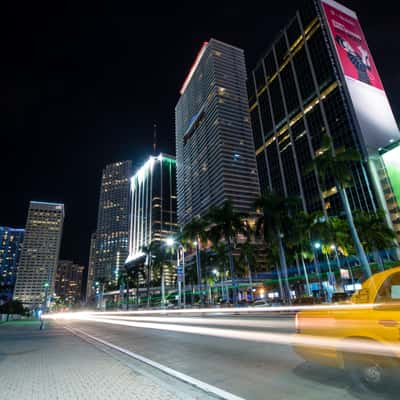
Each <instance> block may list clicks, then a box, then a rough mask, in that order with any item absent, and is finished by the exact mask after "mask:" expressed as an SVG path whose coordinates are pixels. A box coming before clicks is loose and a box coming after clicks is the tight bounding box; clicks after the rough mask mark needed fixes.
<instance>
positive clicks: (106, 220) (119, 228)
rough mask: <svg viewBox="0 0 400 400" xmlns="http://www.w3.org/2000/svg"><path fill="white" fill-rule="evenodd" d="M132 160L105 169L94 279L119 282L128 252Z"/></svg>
mask: <svg viewBox="0 0 400 400" xmlns="http://www.w3.org/2000/svg"><path fill="white" fill-rule="evenodd" d="M131 169H132V162H131V161H120V162H116V163H113V164H109V165H107V166H106V167H105V168H104V169H103V175H102V178H101V188H100V200H99V211H98V217H97V230H96V257H95V263H94V279H95V280H99V279H104V280H106V281H113V282H116V281H117V279H118V274H119V270H120V268H122V267H123V265H124V261H125V259H126V257H127V256H128V214H129V178H130V176H131Z"/></svg>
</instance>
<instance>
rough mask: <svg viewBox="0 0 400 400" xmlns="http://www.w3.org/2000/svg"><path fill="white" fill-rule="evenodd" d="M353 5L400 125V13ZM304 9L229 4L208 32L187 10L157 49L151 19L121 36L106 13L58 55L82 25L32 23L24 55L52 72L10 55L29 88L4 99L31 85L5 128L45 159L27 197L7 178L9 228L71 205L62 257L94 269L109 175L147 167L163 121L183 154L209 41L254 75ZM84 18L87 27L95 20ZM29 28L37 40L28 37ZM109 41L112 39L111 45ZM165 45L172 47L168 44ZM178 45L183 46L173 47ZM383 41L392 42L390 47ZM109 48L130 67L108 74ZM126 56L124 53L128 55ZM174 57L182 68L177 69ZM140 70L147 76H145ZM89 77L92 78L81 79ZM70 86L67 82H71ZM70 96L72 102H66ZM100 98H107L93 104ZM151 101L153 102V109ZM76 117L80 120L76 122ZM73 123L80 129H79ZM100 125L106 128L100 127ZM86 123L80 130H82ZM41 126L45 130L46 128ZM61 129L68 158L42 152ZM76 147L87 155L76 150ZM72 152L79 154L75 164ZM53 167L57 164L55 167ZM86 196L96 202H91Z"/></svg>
mask: <svg viewBox="0 0 400 400" xmlns="http://www.w3.org/2000/svg"><path fill="white" fill-rule="evenodd" d="M343 3H344V4H345V5H347V6H348V7H349V8H351V9H355V10H357V13H358V15H359V18H360V22H361V24H362V26H363V29H364V31H365V35H366V37H367V41H368V44H369V46H370V48H371V51H372V54H373V55H374V59H375V61H376V64H377V66H378V69H379V71H380V74H381V78H382V81H383V83H384V86H385V88H386V91H387V93H388V96H389V99H390V102H391V104H392V107H393V110H394V112H395V115H396V119H397V120H399V118H400V100H399V99H400V95H399V94H398V89H397V88H398V87H399V85H398V77H397V65H396V63H395V62H393V57H394V55H396V54H399V53H400V49H399V46H400V43H399V42H398V41H396V40H392V38H393V37H395V36H394V35H395V32H396V29H397V21H395V20H396V18H395V16H394V15H393V14H392V13H390V12H389V10H390V9H391V6H390V3H388V2H386V3H385V1H384V2H383V3H380V10H381V12H380V13H379V14H377V13H370V12H368V10H370V9H372V8H373V7H374V6H373V5H372V4H373V3H372V2H360V1H358V0H348V1H344V2H343ZM297 7H298V2H293V1H286V2H280V3H276V4H273V5H270V4H269V5H268V7H267V6H266V5H264V6H262V8H261V9H260V10H259V11H258V12H254V10H251V9H250V8H248V7H247V6H245V5H240V6H239V5H231V6H230V7H228V8H227V7H226V5H224V6H222V5H216V8H215V9H214V10H213V12H214V13H215V14H213V17H212V18H211V19H210V18H208V19H207V21H208V22H207V26H206V27H205V25H204V18H205V17H206V15H205V14H204V13H200V14H199V13H196V14H195V16H193V15H192V14H190V20H191V23H190V24H189V23H188V19H187V18H186V17H187V14H185V13H187V10H185V9H182V10H179V11H178V14H176V15H175V16H170V17H168V18H165V19H163V18H160V20H159V21H158V22H159V24H160V29H163V30H164V31H165V34H163V35H161V36H160V35H153V36H151V37H149V38H148V40H150V42H149V43H150V46H148V49H147V46H145V45H144V42H145V41H144V42H143V43H139V44H138V43H136V41H134V43H133V42H132V41H133V38H135V37H139V36H140V35H139V34H138V31H140V29H141V28H140V27H141V26H142V25H141V24H142V23H144V21H148V18H147V17H145V19H144V20H143V22H141V21H137V22H138V23H139V22H140V23H139V24H136V23H135V24H127V22H126V21H125V20H121V21H120V24H121V26H122V33H120V31H119V30H115V29H114V28H111V26H112V24H110V25H108V21H109V20H111V16H112V15H113V13H117V14H118V11H117V10H115V9H109V10H108V11H107V15H106V14H104V15H102V14H101V12H100V15H99V16H98V17H96V19H95V21H97V22H95V25H94V26H92V27H91V29H89V26H91V25H90V24H91V23H92V22H91V21H90V20H88V21H87V23H85V26H87V28H88V29H85V30H84V31H83V32H82V33H81V35H82V37H81V40H80V41H78V42H77V43H75V44H74V45H73V46H72V45H71V44H69V45H68V46H65V48H64V50H63V52H62V53H61V54H60V53H58V52H57V51H56V50H55V49H56V48H57V47H55V45H54V43H53V42H52V39H51V38H57V43H61V42H63V40H64V39H65V36H64V35H65V33H64V31H62V29H64V28H65V29H66V32H69V30H70V29H72V28H71V27H72V26H73V25H71V24H70V23H68V24H65V25H63V23H60V24H58V23H57V24H58V25H59V26H55V24H56V23H55V21H58V20H57V19H54V21H53V22H52V23H51V28H52V29H53V30H52V31H51V34H48V33H49V32H50V31H49V30H48V29H50V27H49V26H47V25H46V24H40V23H39V24H36V23H35V26H38V25H43V31H42V32H41V33H40V34H39V33H35V32H33V33H32V31H34V29H32V28H33V26H32V25H31V23H32V21H33V19H32V20H30V21H27V23H26V24H24V25H23V26H22V25H21V27H20V29H19V30H18V33H17V36H15V37H14V39H15V40H17V43H18V46H17V47H18V48H20V49H21V51H20V52H19V54H22V53H25V54H31V53H30V50H29V49H30V48H31V47H32V46H33V48H34V49H35V54H42V55H43V56H44V59H46V60H47V61H48V68H47V69H43V67H40V69H39V68H38V67H37V63H36V62H34V64H33V68H34V70H35V71H36V70H39V71H41V72H40V73H38V74H36V75H35V76H36V77H38V79H36V80H34V81H32V77H31V75H30V74H29V73H26V72H25V69H26V65H27V62H26V60H24V61H23V62H22V60H20V59H19V58H16V57H14V56H13V54H14V53H13V48H12V47H6V49H5V54H6V55H7V54H8V56H5V59H6V60H7V62H6V63H4V64H3V65H2V66H1V68H5V71H9V69H12V68H14V67H15V68H17V70H19V71H21V74H20V75H19V78H18V79H20V80H19V81H18V80H9V81H7V83H6V85H8V87H9V88H10V91H8V92H7V90H5V91H4V92H5V93H10V96H11V94H12V93H16V91H17V88H19V87H22V89H20V90H21V91H22V92H21V93H20V94H19V95H15V96H11V97H9V98H7V97H5V99H7V100H4V101H7V102H8V103H9V104H10V107H11V108H10V109H11V110H15V114H12V113H10V114H8V117H7V118H3V119H2V123H4V124H5V125H4V126H3V131H5V132H9V135H7V137H6V138H5V140H6V141H7V140H8V138H11V137H20V138H24V140H20V142H19V151H20V152H21V155H22V156H23V157H25V158H27V159H30V157H31V154H33V153H36V154H38V155H40V156H38V157H37V158H36V159H35V162H34V163H32V166H31V168H30V169H29V170H28V171H26V172H23V173H24V176H25V175H26V176H29V177H30V179H26V178H25V184H24V186H23V188H24V190H21V189H19V188H18V187H16V186H15V180H14V179H13V178H12V177H11V176H5V179H6V181H5V183H4V188H10V190H8V192H7V193H8V195H7V196H3V197H2V198H1V199H0V201H1V205H2V206H1V207H0V221H1V224H2V225H9V226H23V224H24V223H25V217H26V208H27V204H28V203H29V201H30V200H31V199H38V200H41V199H43V200H45V201H55V202H62V203H64V204H65V205H66V211H67V215H68V218H67V219H66V222H65V229H64V230H65V232H64V241H63V246H62V250H61V254H62V257H63V258H66V259H74V260H77V261H79V262H80V263H84V264H87V260H88V255H89V246H88V243H89V240H90V234H91V232H92V231H93V230H94V229H95V227H96V218H97V208H96V207H95V206H93V204H94V203H96V201H97V199H98V184H99V180H100V177H101V169H102V168H103V167H104V166H105V165H107V164H109V163H112V162H117V161H120V160H124V159H131V160H133V162H134V167H135V168H134V169H136V168H139V166H140V165H141V164H143V163H144V161H145V160H146V158H147V154H149V153H150V152H151V149H152V141H153V139H152V133H153V122H154V121H157V124H158V142H159V149H160V150H161V151H164V152H166V153H171V154H173V153H174V148H175V142H174V134H173V132H174V119H173V113H174V110H173V109H174V106H175V104H176V101H177V99H178V97H179V88H180V86H181V84H182V81H183V79H184V77H185V76H186V75H187V73H188V71H189V69H190V66H191V64H192V62H193V58H194V57H195V55H196V53H197V52H198V49H199V47H200V46H201V43H202V42H203V41H204V40H208V39H209V38H210V37H215V38H216V39H218V40H221V41H225V42H227V43H230V44H232V45H235V46H238V47H240V48H243V49H244V51H245V56H246V61H247V62H246V64H247V70H248V71H251V70H252V69H253V68H254V67H255V65H256V62H257V60H258V59H259V58H260V56H261V55H262V54H263V52H264V51H265V49H266V48H267V46H268V44H269V43H271V41H273V39H274V37H275V35H276V32H278V31H279V29H281V28H282V27H283V26H284V25H285V24H286V23H287V22H288V20H289V19H290V17H291V15H294V13H295V10H296V8H297ZM15 11H16V10H15ZM36 12H37V11H36V10H32V13H33V15H36ZM123 14H124V15H125V14H126V15H128V16H129V18H133V20H135V17H134V16H133V15H132V14H134V13H132V10H131V9H127V10H126V12H124V13H123ZM225 15H228V16H229V18H228V19H226V18H224V16H225ZM70 17H71V18H68V21H69V22H70V21H71V20H72V21H76V16H73V15H70ZM41 18H43V16H42V15H38V16H37V20H39V21H40V20H41ZM83 18H84V20H85V18H86V17H83ZM193 18H194V19H193ZM10 20H12V19H10ZM167 21H168V23H167ZM173 21H175V22H176V23H173ZM148 22H150V21H148ZM182 23H184V26H182ZM171 26H175V27H178V26H180V29H179V31H178V32H175V29H176V28H174V30H173V31H172V30H171ZM232 26H235V29H234V30H233V29H232V28H231V27H232ZM13 29H14V28H13ZM25 29H26V30H27V32H29V33H26V34H24V32H25ZM181 29H186V31H187V32H190V34H188V35H181V34H179V32H180V31H181ZM11 31H12V29H11ZM18 35H19V36H18ZM32 35H33V36H32ZM92 35H94V36H92ZM121 35H122V37H123V39H124V40H127V41H128V43H131V44H132V45H131V46H130V47H131V48H133V47H136V46H138V45H140V46H141V51H143V54H145V57H144V58H143V60H149V62H147V61H146V62H143V63H142V65H141V64H140V63H137V62H136V59H135V58H132V55H131V54H132V53H131V52H128V47H129V46H128V47H125V46H123V47H122V48H121V47H118V46H116V47H115V48H114V46H115V43H119V41H120V38H121ZM108 36H109V39H106V37H108ZM96 37H98V38H104V40H103V41H102V42H103V43H104V42H107V43H110V42H111V41H112V43H113V48H111V46H109V45H107V48H106V49H104V48H103V46H101V48H97V47H93V46H92V45H90V44H89V43H93V41H95V42H97V38H96ZM33 38H35V40H33ZM54 40H55V39H54ZM108 40H110V41H108ZM164 41H165V42H164ZM162 43H165V45H160V44H162ZM171 43H174V44H175V45H174V46H172V47H171V45H170V44H171ZM382 43H385V45H384V46H383V45H382ZM8 45H9V44H7V46H8ZM88 48H91V53H90V57H89V54H87V49H88ZM155 48H157V49H161V50H159V51H160V54H158V55H157V57H156V58H157V61H156V62H152V61H151V60H154V57H155V56H156V53H157V52H153V51H150V49H155ZM23 49H25V50H23ZM47 49H49V51H47ZM107 51H109V52H111V53H110V54H112V55H113V56H115V57H114V58H115V59H117V60H119V59H120V58H121V57H123V60H122V61H121V62H119V63H116V64H115V65H114V64H112V65H111V66H110V67H109V68H110V69H107V70H106V74H105V76H102V75H101V71H100V70H99V69H98V66H99V65H103V64H104V63H105V64H106V65H109V64H110V63H109V60H108V59H104V58H103V57H104V54H106V53H107ZM119 53H121V54H122V56H121V55H118V54H119ZM64 57H66V58H67V60H75V59H79V58H80V57H83V60H84V62H85V63H87V64H85V65H88V67H87V68H86V67H85V68H84V69H83V70H81V71H80V72H79V74H78V72H77V70H76V68H75V67H74V66H71V65H69V64H68V63H69V62H70V61H68V62H65V59H64ZM172 59H173V60H177V62H176V63H174V62H171V60H172ZM71 62H72V61H71ZM160 62H161V63H162V67H163V68H164V73H163V74H159V73H158V68H159V65H160ZM138 68H139V70H137V69H138ZM149 68H150V70H149ZM146 69H147V70H148V71H149V76H152V79H142V80H141V79H138V77H143V76H146V73H145V71H146ZM156 70H157V71H156ZM133 71H137V73H133ZM81 72H82V73H83V75H82V76H80V73H81ZM98 74H100V75H98ZM4 75H5V76H13V73H12V72H5V73H4ZM161 75H163V76H164V75H166V76H168V79H164V78H163V77H161ZM16 79H17V78H16ZM86 79H89V82H90V85H89V86H88V88H87V89H85V90H84V92H83V94H84V96H83V97H82V101H81V100H79V99H78V100H76V99H77V98H76V97H75V100H74V98H71V96H73V92H74V93H77V92H78V90H79V89H78V87H79V85H80V86H82V87H86V85H85V83H84V81H85V80H86ZM64 80H65V82H66V84H65V85H64V84H63V83H62V82H63V81H64ZM97 80H98V82H99V83H98V84H97V83H96V82H97ZM122 82H123V83H122ZM48 85H50V86H51V87H52V88H53V89H52V90H51V91H48V90H47V86H48ZM149 85H150V86H149ZM153 85H154V86H153ZM26 88H32V89H29V90H28V89H26ZM40 92H42V93H48V97H45V98H43V97H42V99H41V102H40V104H43V107H45V109H46V110H48V111H45V114H41V113H40V112H39V109H40V105H39V102H38V97H37V96H38V94H39V93H40ZM153 93H159V94H160V98H162V99H163V101H162V102H158V103H157V102H156V103H157V104H155V105H154V104H153V103H154V102H152V101H151V100H150V99H151V98H153V97H152V96H153ZM133 94H135V95H137V97H138V98H140V99H141V100H140V102H139V103H140V104H136V105H135V107H133V106H130V104H132V98H134V97H135V95H133ZM24 95H26V96H28V98H30V99H31V103H29V104H30V105H28V106H27V107H26V108H25V111H26V112H24V113H23V114H22V113H21V105H20V100H18V99H22V98H23V97H24ZM141 96H144V98H143V97H141ZM64 97H65V99H68V100H65V101H64V100H63V99H64ZM96 98H98V100H97V101H93V99H96ZM83 99H84V100H83ZM110 99H113V103H110ZM51 102H53V103H54V106H53V108H51V107H50V108H49V107H48V106H46V104H51ZM136 103H137V102H136ZM150 104H152V105H151V106H150V107H149V105H150ZM5 107H6V106H5ZM4 109H7V108H4ZM85 110H87V112H85ZM13 115H15V116H16V117H15V118H18V120H19V121H24V122H21V123H17V122H16V119H14V116H13ZM71 115H72V116H73V119H71V117H70V116H71ZM38 116H41V117H40V118H43V121H42V123H41V124H39V122H40V121H39V120H38ZM59 121H64V123H63V124H61V125H60V124H59ZM72 121H75V122H74V123H73V124H72ZM100 121H103V122H104V123H100ZM71 124H72V125H73V126H72V125H71ZM76 124H77V126H75V125H76ZM39 125H40V127H41V128H40V131H39V130H38V129H39V128H38V126H39ZM28 126H29V129H28ZM34 132H36V133H34ZM55 132H58V133H57V135H60V137H65V138H70V139H68V140H67V139H65V140H63V141H62V145H63V147H64V148H65V155H62V156H58V155H57V157H56V156H55V155H53V153H52V152H51V151H50V150H49V151H48V150H47V147H39V146H38V142H37V141H36V140H34V139H33V138H35V137H39V136H40V135H42V137H43V142H44V143H47V142H48V143H51V142H52V137H53V136H54V134H55ZM99 139H101V140H99ZM89 143H90V150H89ZM45 148H46V150H45ZM76 148H80V149H82V150H78V151H76ZM12 153H13V152H7V153H6V154H4V157H5V158H4V161H5V162H7V160H8V162H9V163H12V162H13V161H12V160H11V159H9V157H11V155H12ZM63 154H64V153H63ZM72 154H74V157H71V155H72ZM49 157H50V158H49ZM10 165H11V164H10ZM49 165H52V167H51V168H49V167H48V166H49ZM18 168H19V167H18ZM18 168H17V171H18ZM64 170H68V171H70V173H68V174H67V173H65V172H64ZM60 177H61V178H60ZM14 188H15V189H14ZM50 188H51V189H50ZM82 196H84V197H85V199H87V200H83V201H82V199H81V198H82Z"/></svg>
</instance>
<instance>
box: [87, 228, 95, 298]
mask: <svg viewBox="0 0 400 400" xmlns="http://www.w3.org/2000/svg"><path fill="white" fill-rule="evenodd" d="M95 261H96V232H93V233H92V234H91V236H90V249H89V262H88V268H87V278H86V293H85V299H86V302H89V301H91V299H92V298H93V296H94V268H95Z"/></svg>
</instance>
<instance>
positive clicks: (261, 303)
mask: <svg viewBox="0 0 400 400" xmlns="http://www.w3.org/2000/svg"><path fill="white" fill-rule="evenodd" d="M251 306H252V307H271V303H270V302H268V301H267V300H256V301H254V302H253V303H251Z"/></svg>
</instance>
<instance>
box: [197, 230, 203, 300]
mask: <svg viewBox="0 0 400 400" xmlns="http://www.w3.org/2000/svg"><path fill="white" fill-rule="evenodd" d="M196 269H197V271H196V272H197V285H198V290H199V292H200V297H201V290H202V288H201V259H200V238H199V237H197V242H196Z"/></svg>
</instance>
